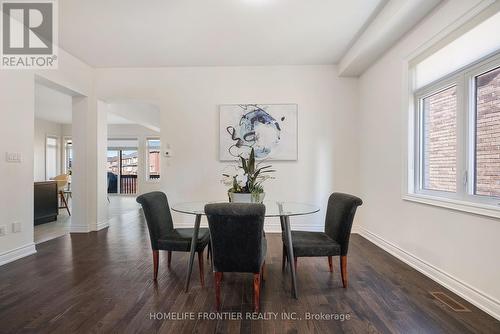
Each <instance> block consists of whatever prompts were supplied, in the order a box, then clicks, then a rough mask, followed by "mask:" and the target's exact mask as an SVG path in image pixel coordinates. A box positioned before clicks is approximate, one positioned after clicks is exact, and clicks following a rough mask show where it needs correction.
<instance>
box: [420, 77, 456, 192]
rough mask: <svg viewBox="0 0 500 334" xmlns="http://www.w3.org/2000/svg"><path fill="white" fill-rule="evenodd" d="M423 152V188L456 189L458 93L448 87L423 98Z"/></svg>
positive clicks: (453, 88)
mask: <svg viewBox="0 0 500 334" xmlns="http://www.w3.org/2000/svg"><path fill="white" fill-rule="evenodd" d="M423 104H424V105H423V108H424V133H423V135H424V152H423V153H424V154H423V159H424V160H423V163H424V165H423V167H424V175H423V187H424V188H425V189H430V190H440V191H451V192H455V191H456V178H457V169H456V168H457V94H456V87H455V86H453V87H450V88H447V89H445V90H443V91H441V92H439V93H436V94H434V95H431V96H429V97H427V98H425V99H424V100H423Z"/></svg>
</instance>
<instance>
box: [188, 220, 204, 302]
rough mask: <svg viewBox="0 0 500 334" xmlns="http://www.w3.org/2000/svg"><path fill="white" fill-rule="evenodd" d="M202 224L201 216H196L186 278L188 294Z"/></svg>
mask: <svg viewBox="0 0 500 334" xmlns="http://www.w3.org/2000/svg"><path fill="white" fill-rule="evenodd" d="M200 222H201V215H196V220H195V221H194V231H193V237H192V238H191V250H190V251H189V264H188V270H187V276H186V292H188V291H189V280H190V279H191V273H192V272H193V262H194V254H195V253H196V243H197V241H198V232H199V231H200Z"/></svg>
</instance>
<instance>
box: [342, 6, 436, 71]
mask: <svg viewBox="0 0 500 334" xmlns="http://www.w3.org/2000/svg"><path fill="white" fill-rule="evenodd" d="M440 2H441V0H389V1H388V2H387V3H386V5H385V6H384V7H383V8H382V10H380V12H379V13H378V14H377V15H376V16H375V17H374V19H373V20H372V22H371V23H370V24H369V25H368V26H367V27H366V29H365V31H364V32H363V33H362V34H361V35H360V36H359V37H358V39H357V40H356V41H355V42H354V43H353V45H352V46H351V47H350V48H349V50H347V52H346V53H345V54H344V56H343V57H342V59H341V60H340V62H339V67H338V68H339V75H340V76H344V77H357V76H359V75H361V74H363V72H364V71H365V70H366V69H368V67H370V66H371V65H372V64H373V63H374V62H375V61H376V60H377V59H378V58H379V57H380V56H381V55H382V54H383V53H384V52H385V51H387V50H388V49H389V48H390V47H392V46H393V45H394V44H395V43H396V42H397V41H398V40H399V39H400V38H401V37H403V35H404V34H406V33H407V32H408V31H409V30H410V29H411V28H413V27H414V26H415V25H416V24H417V23H418V22H419V21H420V20H422V19H423V18H424V17H425V16H426V15H427V14H429V12H430V11H431V10H432V9H434V8H435V7H436V6H437V5H438V4H439V3H440Z"/></svg>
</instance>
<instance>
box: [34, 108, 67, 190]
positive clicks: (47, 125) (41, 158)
mask: <svg viewBox="0 0 500 334" xmlns="http://www.w3.org/2000/svg"><path fill="white" fill-rule="evenodd" d="M35 108H36V105H35ZM62 130H63V125H62V124H61V123H55V122H51V121H46V120H43V119H35V137H34V142H33V149H34V152H33V153H34V154H33V157H34V161H33V165H34V180H35V182H36V181H45V180H46V174H45V169H46V168H45V145H46V142H45V139H46V137H47V136H56V137H57V138H58V152H59V156H58V160H57V174H59V173H60V172H61V166H62V165H61V161H62V147H63V131H62Z"/></svg>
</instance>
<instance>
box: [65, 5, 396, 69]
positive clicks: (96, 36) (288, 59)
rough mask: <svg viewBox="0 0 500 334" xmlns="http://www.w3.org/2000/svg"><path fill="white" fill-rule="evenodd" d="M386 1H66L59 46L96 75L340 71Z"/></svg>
mask: <svg viewBox="0 0 500 334" xmlns="http://www.w3.org/2000/svg"><path fill="white" fill-rule="evenodd" d="M385 2H386V1H384V0H349V1H344V0H218V1H206V0H149V1H137V0H107V1H102V0H86V1H81V0H64V1H60V2H59V7H60V20H59V26H60V29H59V31H60V39H59V40H60V44H61V46H62V48H64V49H65V50H66V51H68V52H70V53H72V54H73V55H75V56H77V57H79V58H81V59H82V60H83V61H85V62H87V63H88V64H90V65H92V66H95V67H160V66H199V65H292V64H293V65H295V64H333V63H337V62H338V61H339V60H340V58H341V57H342V55H343V54H344V53H345V52H346V51H347V49H348V47H349V46H350V45H351V44H352V42H353V41H354V39H355V38H356V36H357V35H358V34H359V33H360V32H361V30H362V29H363V27H364V26H365V24H366V23H367V21H369V19H370V18H371V17H372V15H373V14H374V12H376V10H377V9H378V8H380V7H379V5H381V4H383V3H385Z"/></svg>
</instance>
